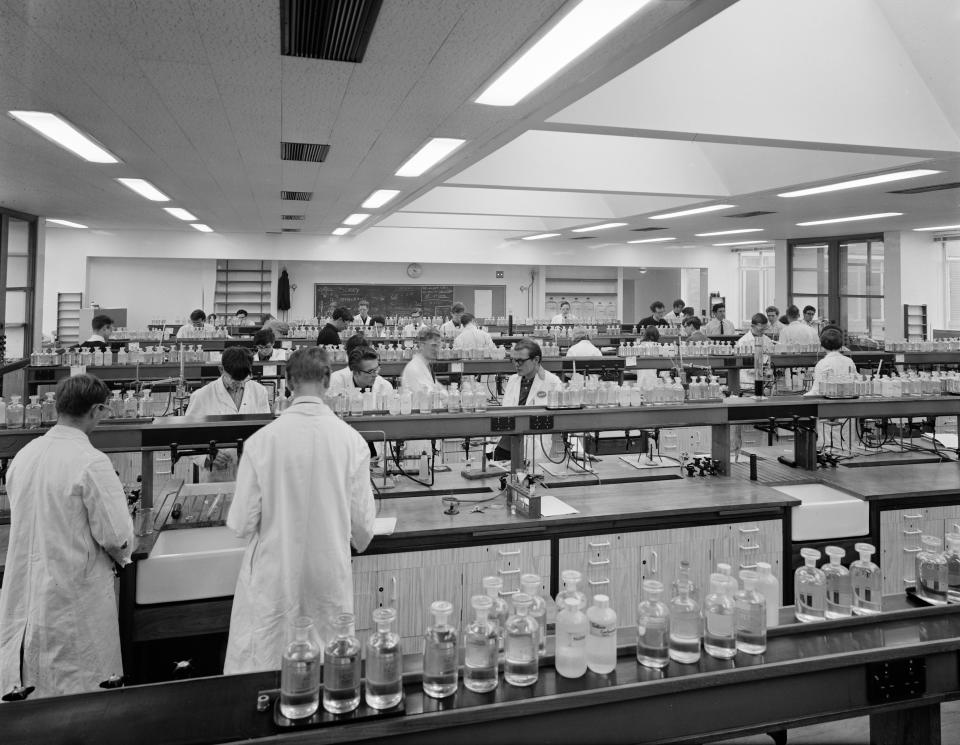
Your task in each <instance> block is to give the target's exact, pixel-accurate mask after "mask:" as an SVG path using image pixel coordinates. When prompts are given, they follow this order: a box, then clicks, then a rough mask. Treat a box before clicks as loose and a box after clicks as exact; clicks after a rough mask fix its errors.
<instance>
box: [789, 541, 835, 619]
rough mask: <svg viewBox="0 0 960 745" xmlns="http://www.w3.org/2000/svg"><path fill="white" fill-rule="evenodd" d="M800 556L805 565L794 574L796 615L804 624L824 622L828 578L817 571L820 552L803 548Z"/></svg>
mask: <svg viewBox="0 0 960 745" xmlns="http://www.w3.org/2000/svg"><path fill="white" fill-rule="evenodd" d="M800 555H801V556H802V557H803V561H804V565H803V566H802V567H800V568H798V569H797V571H796V573H795V574H794V579H793V584H794V588H795V593H796V609H795V611H794V615H796V617H797V620H798V621H803V622H804V623H807V622H811V621H823V620H824V614H825V613H826V605H827V578H826V575H824V573H823V572H822V571H821V570H819V569H817V561H819V560H820V552H819V551H817V549H815V548H801V549H800Z"/></svg>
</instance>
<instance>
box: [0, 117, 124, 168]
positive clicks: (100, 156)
mask: <svg viewBox="0 0 960 745" xmlns="http://www.w3.org/2000/svg"><path fill="white" fill-rule="evenodd" d="M10 116H12V117H13V118H14V119H16V120H17V121H18V122H20V123H21V124H25V125H27V126H28V127H30V129H32V130H33V131H35V132H37V133H38V134H40V135H42V136H44V137H46V138H47V139H48V140H50V141H51V142H53V143H55V144H57V145H59V146H60V147H62V148H64V149H65V150H69V151H70V152H71V153H73V154H74V155H79V156H80V157H81V158H83V159H84V160H86V161H89V162H91V163H119V162H120V159H119V158H118V157H117V156H115V155H114V154H113V153H111V152H109V151H108V150H107V149H106V148H104V147H103V146H101V145H100V144H99V143H97V142H95V141H94V140H93V139H91V138H90V137H89V136H88V135H85V134H84V133H83V132H81V131H80V130H79V129H77V128H76V127H74V126H73V125H72V124H71V123H70V122H68V121H67V120H66V119H64V118H63V117H60V116H57V115H56V114H51V113H49V112H47V111H11V112H10Z"/></svg>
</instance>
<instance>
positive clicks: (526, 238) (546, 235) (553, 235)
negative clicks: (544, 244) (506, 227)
mask: <svg viewBox="0 0 960 745" xmlns="http://www.w3.org/2000/svg"><path fill="white" fill-rule="evenodd" d="M559 235H560V234H559V233H539V234H537V235H525V236H523V238H521V239H520V240H521V241H540V240H543V239H544V238H556V237H557V236H559Z"/></svg>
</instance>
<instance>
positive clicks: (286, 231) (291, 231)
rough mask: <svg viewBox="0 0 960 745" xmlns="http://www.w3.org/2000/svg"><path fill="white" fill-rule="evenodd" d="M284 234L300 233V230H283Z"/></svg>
mask: <svg viewBox="0 0 960 745" xmlns="http://www.w3.org/2000/svg"><path fill="white" fill-rule="evenodd" d="M281 230H282V231H283V232H284V233H299V232H300V228H281Z"/></svg>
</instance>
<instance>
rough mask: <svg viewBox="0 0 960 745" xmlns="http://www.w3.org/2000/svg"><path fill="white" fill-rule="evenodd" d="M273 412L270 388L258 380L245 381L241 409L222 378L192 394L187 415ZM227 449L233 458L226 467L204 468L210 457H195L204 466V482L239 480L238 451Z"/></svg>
mask: <svg viewBox="0 0 960 745" xmlns="http://www.w3.org/2000/svg"><path fill="white" fill-rule="evenodd" d="M270 411H271V409H270V394H269V393H268V391H267V389H266V388H264V387H263V386H262V385H260V384H259V383H258V382H257V381H255V380H247V381H246V382H245V383H244V384H243V398H241V399H240V408H239V409H237V405H236V404H235V403H234V402H233V398H232V397H231V396H230V394H229V393H228V392H227V388H226V386H224V384H223V378H222V377H220V378H217V379H216V380H214V381H213V382H211V383H207V384H206V385H205V386H203V387H202V388H199V389H197V390H196V391H194V392H193V394H192V395H191V396H190V403H189V404H188V405H187V413H186V416H188V417H204V416H225V415H229V414H269V413H270ZM223 452H224V454H226V456H227V457H228V458H229V459H230V462H229V464H228V465H227V467H226V468H215V469H213V470H210V469H208V468H204V463H205V462H206V457H204V456H197V457H196V458H195V459H194V463H196V464H197V466H199V468H200V481H201V482H214V481H216V482H221V481H236V479H237V454H236V451H233V450H224V451H223Z"/></svg>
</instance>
